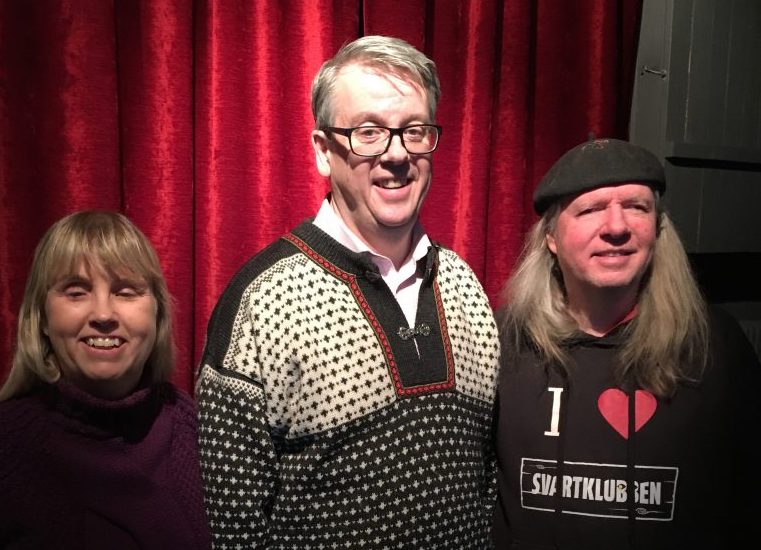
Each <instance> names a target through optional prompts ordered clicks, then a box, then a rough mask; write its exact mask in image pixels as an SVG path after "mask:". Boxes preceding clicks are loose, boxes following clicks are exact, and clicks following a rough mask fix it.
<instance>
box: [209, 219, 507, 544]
mask: <svg viewBox="0 0 761 550" xmlns="http://www.w3.org/2000/svg"><path fill="white" fill-rule="evenodd" d="M419 269H421V270H424V271H422V273H424V275H423V276H424V279H423V284H422V288H421V290H420V297H419V304H418V310H417V321H416V322H417V324H416V326H415V327H414V328H415V333H416V334H413V335H410V334H409V332H411V331H410V329H409V328H408V325H407V322H406V320H405V318H404V315H403V313H402V310H401V308H400V307H399V306H398V304H397V302H396V300H395V299H394V297H393V295H392V294H391V291H390V290H389V289H388V287H387V286H386V284H385V283H384V282H383V280H382V279H381V277H380V274H379V273H378V271H377V268H376V267H375V265H374V264H373V263H372V261H371V260H370V259H369V258H368V257H367V255H366V254H355V253H353V252H351V251H349V250H348V249H346V248H345V247H343V246H341V245H340V244H339V243H337V242H336V241H334V240H333V239H331V238H330V237H328V236H327V235H326V234H325V233H323V232H322V231H321V230H320V229H318V228H317V227H316V226H314V225H313V224H311V223H309V222H305V223H303V224H301V225H300V226H299V227H297V228H296V229H295V230H294V231H293V232H292V233H290V234H288V235H286V236H284V237H283V238H281V239H280V240H278V241H276V242H275V243H273V244H272V245H270V246H269V247H268V248H267V249H265V250H264V251H262V252H261V253H260V254H258V255H257V256H256V257H254V258H253V259H252V260H250V261H249V262H248V263H247V264H246V265H245V266H244V267H243V268H242V269H241V270H240V272H238V274H237V275H236V276H235V277H234V279H233V280H232V281H231V283H230V285H229V286H228V288H227V290H226V291H225V293H224V294H223V296H222V297H221V299H220V300H219V302H218V304H217V306H216V308H215V310H214V313H213V316H212V318H211V321H210V323H209V329H208V335H207V342H206V348H205V350H204V354H203V358H202V363H201V371H200V379H199V382H198V400H199V420H200V426H199V429H200V446H201V467H202V472H203V476H204V482H205V497H206V505H207V510H208V514H209V520H210V525H211V531H212V538H213V544H214V545H215V547H217V548H251V547H262V546H266V547H267V548H288V549H292V548H314V549H317V548H325V549H327V548H341V549H343V548H372V549H375V548H414V549H419V548H437V549H446V548H451V549H457V550H462V549H467V548H485V547H489V546H490V542H489V526H490V522H491V515H492V509H493V500H494V494H495V492H494V474H495V472H494V454H493V448H492V443H491V441H490V431H491V417H492V406H493V401H494V394H495V384H496V375H497V368H498V367H497V365H498V356H499V343H498V340H497V335H496V326H495V323H494V319H493V317H492V313H491V309H490V307H489V303H488V301H487V299H486V297H485V295H484V292H483V290H482V288H481V285H480V284H479V283H478V281H477V279H476V277H475V276H474V274H473V273H472V271H471V270H470V268H469V267H468V266H467V265H466V264H465V262H463V261H462V260H461V259H460V258H459V257H458V256H457V255H456V254H455V253H453V252H452V251H450V250H447V249H444V248H440V247H431V249H430V250H429V254H428V256H427V258H426V259H424V260H421V262H419ZM405 328H406V329H407V331H404V330H400V329H405ZM418 352H419V354H418Z"/></svg>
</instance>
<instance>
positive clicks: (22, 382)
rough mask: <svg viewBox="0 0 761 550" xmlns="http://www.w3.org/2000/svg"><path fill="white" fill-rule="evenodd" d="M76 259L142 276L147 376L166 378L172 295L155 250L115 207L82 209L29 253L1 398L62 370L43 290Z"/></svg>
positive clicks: (49, 380) (169, 361) (68, 270)
mask: <svg viewBox="0 0 761 550" xmlns="http://www.w3.org/2000/svg"><path fill="white" fill-rule="evenodd" d="M81 262H85V263H87V264H89V265H91V266H97V267H99V268H102V269H103V270H105V271H106V272H109V273H110V272H115V271H120V270H125V271H129V272H131V273H134V274H135V275H138V276H140V277H142V278H144V279H145V281H146V282H147V283H148V286H149V288H150V289H151V293H152V294H153V296H154V297H155V299H156V304H157V306H158V307H157V313H156V343H155V345H154V348H153V350H152V351H151V354H150V356H149V357H148V360H147V362H146V365H145V370H146V372H147V373H148V376H149V377H150V379H151V381H153V382H161V381H167V380H169V378H170V376H171V372H172V368H173V365H174V340H173V336H172V313H171V312H172V308H171V297H170V295H169V290H168V289H167V286H166V282H165V280H164V277H163V275H162V273H161V266H160V265H159V261H158V257H157V256H156V252H155V250H154V249H153V247H152V246H151V244H150V242H149V241H148V239H147V238H146V236H145V235H144V234H143V233H142V232H141V231H140V230H139V229H138V228H137V227H135V225H133V224H132V222H130V221H129V220H128V219H127V218H126V217H125V216H123V215H121V214H118V213H116V212H105V211H95V210H91V211H83V212H77V213H74V214H70V215H68V216H66V217H65V218H62V219H61V220H59V221H58V222H56V223H55V224H53V226H51V227H50V229H48V231H47V232H46V233H45V235H44V236H43V237H42V239H41V240H40V242H39V244H38V245H37V248H36V250H35V253H34V259H33V260H32V267H31V270H30V272H29V277H28V279H27V282H26V288H25V290H24V298H23V301H22V303H21V310H20V312H19V318H18V333H17V337H16V351H15V354H14V357H13V366H12V368H11V371H10V374H9V375H8V379H7V381H6V382H5V384H4V385H3V387H2V389H0V401H3V400H5V399H8V398H10V397H13V396H16V395H21V394H23V393H25V392H27V391H29V390H30V389H31V388H32V387H34V386H35V385H38V384H41V383H52V382H55V381H56V380H58V378H59V377H60V376H61V373H60V370H59V368H58V366H57V364H56V361H55V360H54V358H53V352H52V348H51V345H50V340H49V339H48V337H47V336H46V335H45V334H44V333H43V328H44V326H45V324H46V322H45V301H46V299H47V293H48V290H50V288H51V287H52V286H53V285H54V284H55V283H56V282H57V281H59V280H60V279H61V278H63V277H66V276H68V275H70V274H72V273H75V272H76V270H77V268H78V267H79V265H80V264H81Z"/></svg>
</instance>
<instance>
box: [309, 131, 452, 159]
mask: <svg viewBox="0 0 761 550" xmlns="http://www.w3.org/2000/svg"><path fill="white" fill-rule="evenodd" d="M421 126H431V127H433V128H436V132H437V134H436V145H434V147H433V149H431V150H430V151H428V152H426V153H413V152H412V151H410V150H409V149H407V144H406V143H405V142H404V131H405V130H407V129H409V128H420V127H421ZM362 128H383V129H384V130H388V131H389V136H388V141H386V147H385V149H383V151H381V152H380V153H373V154H372V155H367V154H364V153H357V152H356V151H355V150H354V145H353V144H352V142H351V135H352V133H354V130H361V129H362ZM320 130H322V131H323V132H330V133H333V134H340V135H342V136H346V137H347V138H349V149H351V152H352V153H354V154H355V155H357V156H358V157H365V158H374V157H379V156H381V155H385V154H386V151H388V148H389V147H391V140H393V139H394V136H399V141H401V142H402V147H404V150H405V151H407V152H408V153H409V154H410V155H430V154H431V153H433V152H434V151H435V150H436V149H437V148H438V147H439V139H441V130H442V127H441V126H440V125H438V124H410V125H408V126H401V127H399V128H389V127H388V126H380V125H377V124H370V125H367V126H353V127H351V128H339V127H337V126H325V127H324V128H320Z"/></svg>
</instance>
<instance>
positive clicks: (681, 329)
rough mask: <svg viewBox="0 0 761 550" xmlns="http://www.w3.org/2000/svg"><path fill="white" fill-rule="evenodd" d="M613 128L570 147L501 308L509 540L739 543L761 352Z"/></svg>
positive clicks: (545, 182) (500, 536)
mask: <svg viewBox="0 0 761 550" xmlns="http://www.w3.org/2000/svg"><path fill="white" fill-rule="evenodd" d="M665 190H666V181H665V177H664V170H663V167H662V166H661V163H660V162H659V161H658V159H657V158H656V157H655V156H654V155H653V154H652V153H650V152H649V151H647V150H646V149H643V148H642V147H639V146H637V145H634V144H632V143H628V142H625V141H620V140H616V139H597V140H593V141H588V142H586V143H582V144H580V145H578V146H576V147H574V148H573V149H571V150H570V151H568V152H567V153H566V154H565V155H563V156H562V157H561V158H560V159H559V160H558V161H557V162H556V163H555V165H554V166H553V167H552V168H551V169H550V170H549V172H548V173H547V174H546V176H545V177H544V178H543V179H542V181H541V182H540V184H539V186H538V187H537V189H536V192H535V194H534V208H535V210H536V212H537V213H538V214H540V215H541V219H540V220H539V221H538V222H537V224H536V225H535V226H534V228H533V229H532V230H531V232H530V234H529V236H528V239H527V243H526V248H525V250H524V252H523V255H522V257H521V259H520V260H519V262H518V265H517V267H516V269H515V271H514V273H513V275H512V276H511V278H510V280H508V282H507V284H506V287H505V291H504V302H505V304H504V306H503V307H502V309H501V310H500V312H499V315H498V318H499V325H500V340H501V346H502V364H501V376H500V383H499V388H498V413H497V435H496V446H497V461H498V476H499V477H498V483H499V498H498V503H497V510H496V514H495V523H494V528H493V537H494V542H495V543H496V547H497V548H508V547H513V546H519V547H521V548H532V549H533V548H561V549H582V548H584V549H587V548H616V549H618V548H621V549H627V548H643V549H644V548H648V549H660V548H663V549H665V548H691V549H694V548H734V547H739V545H738V546H735V542H736V541H738V540H742V537H743V536H750V529H751V526H752V521H754V520H753V518H754V517H757V516H758V514H759V504H758V499H757V498H755V495H757V494H758V493H759V489H761V483H760V482H759V473H758V468H757V466H756V465H757V464H758V463H759V461H760V460H761V456H759V453H758V451H756V450H754V449H753V448H752V447H754V446H751V445H750V444H749V438H748V434H751V433H755V432H756V431H757V425H756V424H757V421H758V419H759V418H761V409H759V405H758V403H759V400H758V399H757V398H755V396H754V395H752V394H751V392H753V391H754V388H757V387H759V384H760V383H761V366H759V364H758V361H757V359H756V357H755V354H754V352H753V349H752V347H751V346H750V344H749V342H748V341H747V339H746V338H745V336H744V335H743V333H742V331H741V330H740V328H739V326H738V325H737V323H736V322H734V321H733V320H732V319H731V318H730V317H729V316H727V315H722V314H720V313H719V312H718V311H714V310H713V309H711V308H708V307H707V306H706V304H705V302H704V300H703V298H702V296H701V294H700V292H699V290H698V287H697V284H696V281H695V279H694V278H693V276H692V274H691V271H690V267H689V263H688V260H687V255H686V253H685V250H684V247H683V246H682V244H681V242H680V240H679V237H678V236H677V234H676V231H675V230H674V227H673V225H672V224H671V222H670V220H669V218H668V215H667V214H666V213H665V212H664V211H663V208H662V205H661V201H660V197H661V195H662V194H663V193H664V192H665Z"/></svg>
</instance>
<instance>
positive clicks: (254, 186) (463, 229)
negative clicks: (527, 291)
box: [0, 0, 640, 390]
mask: <svg viewBox="0 0 761 550" xmlns="http://www.w3.org/2000/svg"><path fill="white" fill-rule="evenodd" d="M639 12H640V0H572V1H571V0H561V1H558V0H538V1H536V0H471V1H465V0H463V1H458V0H437V1H435V0H406V1H404V2H399V1H398V0H364V1H361V0H359V1H358V0H282V1H281V0H217V1H214V0H141V1H136V0H112V1H110V2H108V1H103V0H36V1H34V2H29V1H27V0H0V266H2V272H1V273H0V358H2V359H3V361H2V362H1V363H0V378H4V375H5V372H6V371H7V370H8V368H9V366H10V358H11V355H12V350H13V342H14V338H15V324H16V315H17V312H18V308H19V305H20V302H21V297H22V293H23V287H24V281H25V279H26V276H27V271H28V269H29V264H30V261H31V255H32V252H33V249H34V246H35V245H36V243H37V241H38V239H39V238H40V237H41V235H42V233H43V232H44V231H45V230H46V229H47V227H49V226H50V224H51V223H53V222H54V221H55V220H56V219H58V218H60V217H62V216H63V215H65V214H67V213H70V212H72V211H75V210H79V209H85V208H105V209H113V210H119V211H122V212H124V213H125V214H126V215H128V216H129V217H130V218H131V219H132V220H133V221H135V222H136V223H137V225H138V226H139V227H140V228H141V229H142V230H143V231H144V232H145V233H146V234H147V235H148V237H149V238H150V239H151V240H152V242H153V243H154V245H155V246H156V249H157V250H158V252H159V256H160V257H161V262H162V266H163V268H164V271H165V274H166V277H167V279H168V281H169V287H170V290H171V292H172V294H173V296H174V298H175V313H176V337H177V342H178V348H179V355H178V365H177V371H176V374H175V382H176V383H177V384H178V385H179V386H180V387H182V388H184V389H186V390H191V389H192V384H193V373H194V370H195V365H196V362H197V360H198V359H199V355H200V352H201V349H202V347H203V340H204V334H205V330H206V322H207V320H208V318H209V315H210V313H211V310H212V308H213V306H214V303H215V301H216V299H217V297H218V296H219V294H220V293H221V291H222V289H223V288H224V286H225V284H226V283H227V281H228V280H229V278H230V277H231V276H232V274H233V273H234V272H235V271H236V270H237V269H238V268H239V267H240V266H241V265H242V264H243V263H244V262H245V261H246V260H247V259H248V258H249V257H250V256H251V255H253V254H255V253H256V252H257V251H258V250H260V249H261V248H262V247H264V246H265V245H266V244H267V243H269V242H270V241H272V240H273V239H275V238H277V237H278V236H279V235H281V234H282V233H283V232H285V231H287V230H288V229H290V228H292V227H293V226H295V225H296V224H297V223H298V222H300V221H301V220H302V219H303V218H305V217H308V216H311V215H314V213H316V211H317V208H318V206H319V203H320V201H321V199H322V198H323V196H324V194H325V193H326V191H327V189H328V183H327V181H325V180H323V179H322V178H320V177H319V175H318V174H317V171H316V169H315V167H314V159H313V153H312V150H311V147H310V144H309V131H310V130H311V128H312V125H313V120H312V116H311V113H310V108H309V90H310V85H311V80H312V77H313V76H314V74H315V72H316V71H317V69H318V68H319V66H320V64H321V63H322V61H323V60H325V59H326V58H328V57H330V56H331V55H332V54H333V53H334V52H335V51H336V50H337V49H338V47H340V45H341V44H343V43H344V42H347V41H350V40H352V39H354V38H356V37H358V36H361V35H364V34H389V35H394V36H399V37H401V38H404V39H406V40H407V41H409V42H411V43H412V44H413V45H415V46H417V47H418V48H420V49H421V50H423V51H425V52H426V53H427V54H428V55H429V56H431V57H432V58H433V59H434V60H435V61H436V63H437V65H438V67H439V71H440V77H441V82H442V89H443V95H442V101H441V103H440V107H439V112H438V116H437V118H438V122H439V123H441V124H442V125H443V126H444V133H443V137H442V142H441V145H440V147H439V150H438V151H437V152H436V153H435V154H434V167H435V170H434V179H433V187H432V189H431V192H430V193H429V195H428V198H427V202H426V204H425V206H424V209H423V214H422V216H423V222H424V225H425V227H426V229H427V230H428V232H429V233H430V234H431V235H432V237H433V238H434V239H435V240H438V241H439V242H442V243H443V244H445V245H447V246H449V247H452V248H454V249H455V250H456V251H457V252H458V253H460V254H461V255H462V256H463V257H464V258H465V259H466V260H467V261H468V262H469V263H470V265H471V266H472V267H473V269H474V270H475V272H476V274H477V275H478V276H479V277H480V279H481V281H482V282H483V283H484V286H485V288H486V289H487V292H488V294H489V296H490V297H491V298H492V300H493V302H494V303H495V304H496V300H497V296H498V293H499V288H500V286H501V285H502V283H503V282H504V280H505V278H506V277H507V275H508V274H509V272H510V269H511V267H512V265H513V263H514V261H515V259H516V256H517V255H518V253H519V251H520V247H521V242H522V239H523V235H524V232H525V230H526V229H527V227H528V226H529V225H530V224H531V223H532V222H533V221H534V219H535V218H534V215H533V213H532V210H531V204H530V199H531V193H532V191H533V188H534V186H535V185H536V182H537V181H538V180H539V178H540V177H541V175H542V174H543V173H544V172H545V171H546V170H547V168H549V166H550V165H551V164H552V163H553V162H554V160H555V159H557V157H558V156H559V155H560V154H562V153H563V152H564V151H565V150H567V149H568V148H570V147H572V146H573V145H576V144H577V143H579V142H581V141H583V140H584V139H586V138H587V136H588V134H589V133H594V134H595V135H596V136H611V137H625V136H626V127H627V123H628V112H629V104H630V96H631V85H632V81H633V76H634V56H635V44H636V35H637V24H638V17H639Z"/></svg>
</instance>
